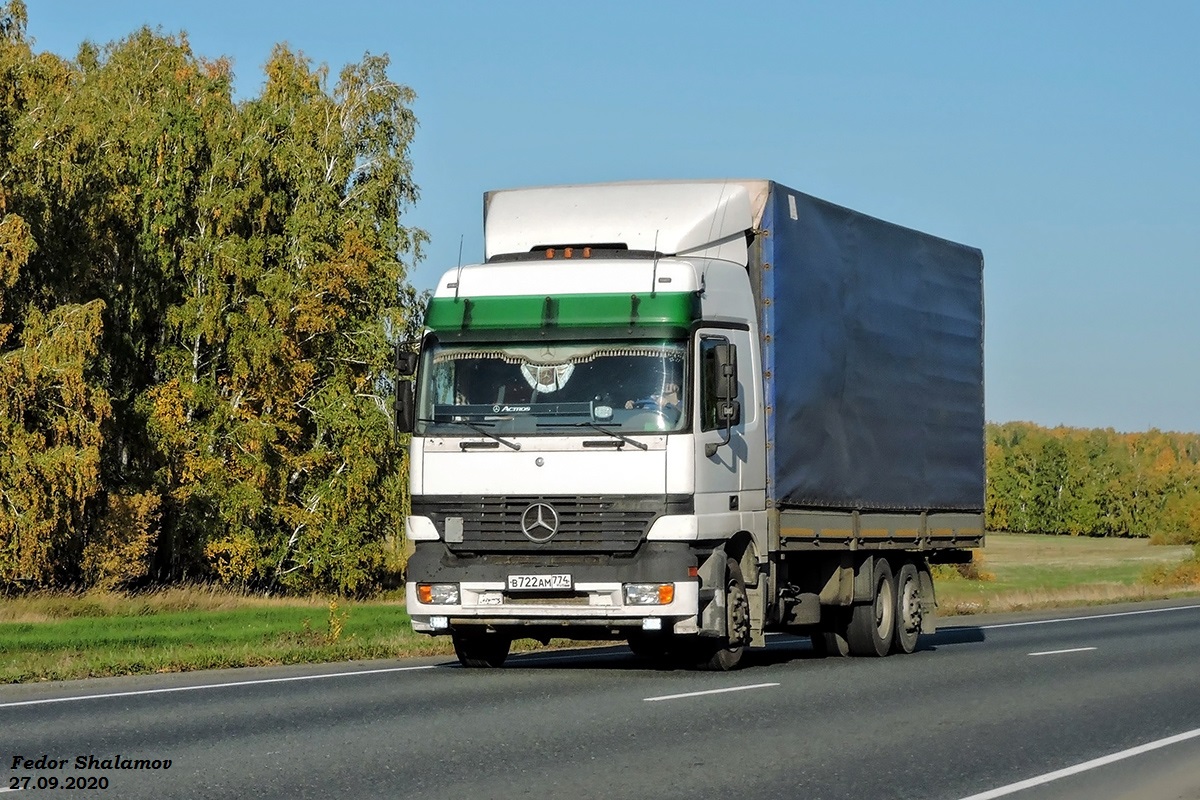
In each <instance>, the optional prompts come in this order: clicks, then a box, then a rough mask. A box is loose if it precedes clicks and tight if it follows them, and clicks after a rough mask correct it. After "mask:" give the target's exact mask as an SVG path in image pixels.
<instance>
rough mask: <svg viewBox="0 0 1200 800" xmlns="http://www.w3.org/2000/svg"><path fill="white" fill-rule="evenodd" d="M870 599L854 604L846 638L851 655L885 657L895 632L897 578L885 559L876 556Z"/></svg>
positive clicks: (890, 647)
mask: <svg viewBox="0 0 1200 800" xmlns="http://www.w3.org/2000/svg"><path fill="white" fill-rule="evenodd" d="M874 561H875V575H874V577H873V580H872V587H873V591H872V593H871V597H872V599H871V602H869V603H862V604H860V605H856V606H854V608H853V610H852V611H851V612H850V626H849V628H847V630H846V640H847V642H848V643H849V645H850V653H851V655H856V656H886V655H887V654H888V651H890V650H891V649H892V638H893V637H894V636H895V634H896V579H895V577H893V575H892V568H891V566H890V565H889V564H888V562H887V561H884V560H883V559H882V558H877V559H875V560H874Z"/></svg>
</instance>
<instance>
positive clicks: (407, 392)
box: [395, 381, 416, 433]
mask: <svg viewBox="0 0 1200 800" xmlns="http://www.w3.org/2000/svg"><path fill="white" fill-rule="evenodd" d="M395 412H396V433H412V432H413V423H414V422H415V421H416V420H415V419H414V418H413V416H414V415H413V389H412V384H411V383H409V382H408V381H397V383H396V405H395Z"/></svg>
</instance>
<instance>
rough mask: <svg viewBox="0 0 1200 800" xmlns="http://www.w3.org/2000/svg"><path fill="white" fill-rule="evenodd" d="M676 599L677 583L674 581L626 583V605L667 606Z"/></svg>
mask: <svg viewBox="0 0 1200 800" xmlns="http://www.w3.org/2000/svg"><path fill="white" fill-rule="evenodd" d="M674 600H675V584H673V583H627V584H625V605H627V606H665V605H669V604H670V603H672V602H673V601H674Z"/></svg>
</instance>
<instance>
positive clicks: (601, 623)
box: [406, 542, 700, 638]
mask: <svg viewBox="0 0 1200 800" xmlns="http://www.w3.org/2000/svg"><path fill="white" fill-rule="evenodd" d="M695 564H696V558H695V555H694V553H693V552H692V551H691V550H690V549H689V548H688V547H687V545H686V544H683V543H675V542H669V543H668V542H663V543H645V544H643V546H642V547H641V548H639V551H638V553H637V554H636V555H635V556H633V557H632V558H615V557H598V558H581V557H573V556H563V555H555V554H550V553H547V554H546V555H545V556H543V557H538V558H531V557H529V556H523V557H521V558H519V559H517V558H508V557H505V556H502V555H493V556H487V555H481V556H474V557H469V558H462V557H459V556H456V555H454V554H453V553H451V552H450V551H449V550H448V549H447V548H446V547H445V545H444V544H443V543H441V542H417V543H416V552H414V553H413V555H412V557H411V558H410V559H409V563H408V576H409V580H408V583H407V586H406V600H407V606H408V614H409V616H410V617H411V618H412V625H413V630H415V631H418V632H422V633H431V634H439V633H450V632H451V631H453V630H454V629H461V628H465V627H490V628H497V629H499V628H510V629H522V630H524V631H527V632H529V631H534V630H535V629H536V631H537V633H538V634H539V635H545V633H546V632H547V631H560V632H559V633H557V634H556V635H561V636H564V637H568V638H589V637H595V638H604V637H609V636H621V635H624V634H627V633H633V632H637V631H643V630H645V631H662V632H664V633H669V632H674V633H680V634H685V633H696V632H697V630H698V628H697V619H698V617H697V614H698V612H699V604H700V583H699V580H698V579H697V578H696V577H693V576H691V575H689V568H690V567H694V566H695ZM551 574H569V575H571V577H572V584H573V586H572V590H571V591H570V592H509V591H506V586H507V578H508V576H509V575H551ZM418 583H456V584H458V587H459V602H458V603H456V604H441V603H438V604H433V603H422V602H421V601H420V600H419V599H418V597H417V584H418ZM626 583H673V584H674V587H675V593H674V598H673V600H672V601H671V602H670V603H667V604H664V605H626V604H625V598H624V591H623V587H624V584H626ZM529 635H531V634H529Z"/></svg>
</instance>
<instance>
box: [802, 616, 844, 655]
mask: <svg viewBox="0 0 1200 800" xmlns="http://www.w3.org/2000/svg"><path fill="white" fill-rule="evenodd" d="M849 624H850V616H849V614H847V613H846V609H841V608H822V609H821V629H820V630H819V631H814V632H813V633H812V634H811V635H810V638H811V639H812V648H813V652H814V653H816V654H817V656H819V657H820V658H826V657H828V656H833V657H836V658H844V657H845V656H848V655H850V644H849V642H847V641H846V626H848V625H849Z"/></svg>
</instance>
